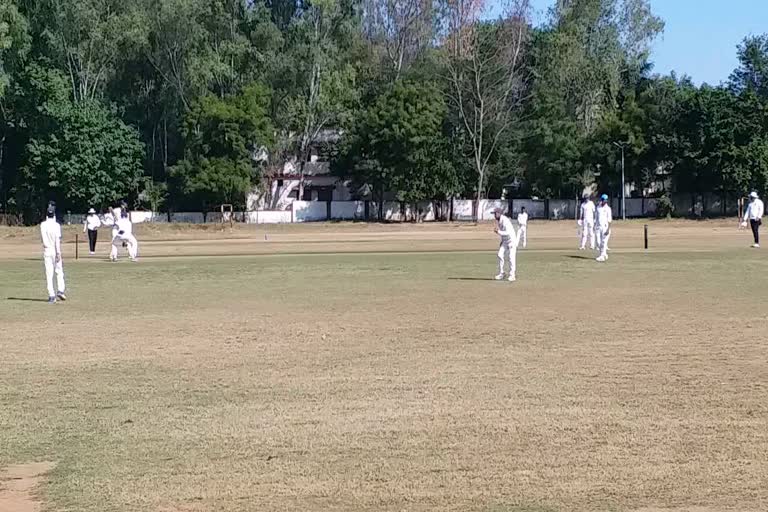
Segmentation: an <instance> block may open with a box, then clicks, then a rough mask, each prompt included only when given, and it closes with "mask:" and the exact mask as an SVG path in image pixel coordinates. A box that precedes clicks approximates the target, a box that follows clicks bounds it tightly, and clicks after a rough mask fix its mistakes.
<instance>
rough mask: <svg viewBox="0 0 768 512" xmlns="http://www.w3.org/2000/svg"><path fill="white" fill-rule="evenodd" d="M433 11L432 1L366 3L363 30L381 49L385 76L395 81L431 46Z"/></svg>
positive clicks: (371, 1) (434, 12)
mask: <svg viewBox="0 0 768 512" xmlns="http://www.w3.org/2000/svg"><path fill="white" fill-rule="evenodd" d="M436 21H437V20H436V9H435V8H434V6H433V1H432V0H366V1H365V3H364V10H363V30H364V33H365V35H366V37H367V38H368V40H369V41H371V42H372V43H373V44H374V45H375V46H376V47H378V48H381V50H382V53H383V56H384V60H385V66H386V68H387V74H388V75H389V76H390V77H391V79H392V80H399V79H400V77H401V76H402V74H403V71H405V70H407V68H408V67H409V66H410V64H411V63H412V62H414V61H415V60H416V59H417V58H418V56H419V55H420V54H421V52H422V51H423V50H424V49H425V48H426V47H427V46H428V45H429V44H430V43H431V42H432V38H433V36H434V33H435V24H436Z"/></svg>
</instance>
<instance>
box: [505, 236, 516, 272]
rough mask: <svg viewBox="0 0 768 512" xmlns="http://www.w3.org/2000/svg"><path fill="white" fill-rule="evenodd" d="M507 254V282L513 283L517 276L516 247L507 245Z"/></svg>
mask: <svg viewBox="0 0 768 512" xmlns="http://www.w3.org/2000/svg"><path fill="white" fill-rule="evenodd" d="M507 251H508V252H509V278H508V279H509V280H510V281H514V280H515V279H516V276H517V247H515V245H514V244H513V243H511V242H510V243H509V246H508V247H507Z"/></svg>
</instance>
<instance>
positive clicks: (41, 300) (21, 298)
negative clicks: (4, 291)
mask: <svg viewBox="0 0 768 512" xmlns="http://www.w3.org/2000/svg"><path fill="white" fill-rule="evenodd" d="M5 300H17V301H21V302H48V299H30V298H29V297H8V298H6V299H5Z"/></svg>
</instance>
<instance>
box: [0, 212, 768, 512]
mask: <svg viewBox="0 0 768 512" xmlns="http://www.w3.org/2000/svg"><path fill="white" fill-rule="evenodd" d="M732 226H733V223H728V224H711V223H653V224H652V233H653V237H652V243H653V244H654V245H653V247H654V251H652V252H650V253H647V254H646V253H643V252H642V251H641V250H639V247H640V244H641V243H642V236H641V233H642V224H637V223H628V224H627V225H625V226H621V227H617V229H616V234H615V243H614V244H613V245H614V247H615V250H614V251H613V253H612V258H611V261H610V262H609V263H608V264H607V265H602V266H601V265H598V264H596V263H595V262H594V261H590V260H585V259H581V257H582V256H584V254H583V253H578V252H577V251H573V250H571V249H572V247H573V244H574V242H573V239H572V238H573V236H572V235H574V234H575V229H574V226H573V224H572V223H568V224H545V223H534V224H533V225H532V227H531V230H530V236H531V240H530V242H531V245H532V249H534V250H530V251H528V252H522V253H521V254H520V256H519V267H520V269H519V277H520V281H518V282H517V283H515V284H514V285H509V284H508V283H496V282H492V281H488V280H486V278H487V277H489V276H490V275H492V274H493V273H494V270H495V256H494V249H495V245H494V244H495V243H494V240H493V238H492V237H491V236H489V235H488V226H484V227H480V228H474V227H456V226H447V227H442V226H417V227H412V228H403V227H399V226H398V227H391V226H385V227H382V226H371V227H368V226H361V225H355V226H343V225H341V226H324V227H320V226H318V227H301V228H294V227H284V228H282V231H279V232H277V233H275V234H274V235H273V236H270V237H269V240H267V241H264V240H263V237H261V236H260V235H262V234H263V232H262V231H260V230H251V231H248V230H243V231H242V232H239V233H237V234H236V235H237V236H238V237H239V238H240V239H239V240H226V241H225V240H215V238H216V237H215V236H212V237H211V238H213V239H208V240H197V241H189V242H183V241H181V240H178V239H177V241H166V242H162V241H157V242H146V238H151V237H146V238H145V239H144V240H145V242H144V244H143V246H142V254H143V255H144V256H145V258H144V259H143V261H142V262H141V263H139V264H136V265H131V264H129V263H127V262H124V263H120V264H117V265H110V264H107V263H106V262H103V261H101V260H80V261H77V262H74V261H67V264H66V265H67V266H66V270H67V272H68V274H69V281H70V284H71V300H70V301H69V302H68V303H67V304H61V305H57V306H54V307H49V306H47V305H45V304H42V303H38V302H30V301H25V300H6V298H8V297H11V298H15V299H32V298H38V297H42V296H43V295H44V293H41V292H44V290H43V289H42V284H43V283H42V275H41V270H42V268H41V265H40V262H39V261H27V260H25V259H24V258H34V257H36V255H37V254H36V247H35V245H34V242H33V236H32V235H29V234H28V233H21V234H20V235H19V236H18V237H17V238H15V239H8V238H5V239H2V240H3V241H2V242H0V243H2V244H3V253H4V257H5V259H4V260H2V261H0V272H2V275H3V281H2V283H0V300H2V304H0V324H2V326H3V335H2V337H0V353H2V354H3V363H4V364H3V371H2V372H0V467H2V466H7V465H13V464H20V463H28V462H32V461H43V460H51V461H55V462H56V469H55V470H54V471H53V472H52V473H51V475H50V480H49V482H48V483H47V484H46V485H45V486H44V488H43V495H44V497H45V498H46V503H47V506H48V507H49V509H50V510H54V511H61V510H77V511H86V512H87V511H93V512H95V511H107V510H110V511H112V510H114V511H134V510H141V511H145V510H148V511H166V512H170V511H209V510H210V511H213V510H216V511H219V510H226V511H255V510H280V511H283V510H296V511H299V510H301V511H308V510H318V511H319V510H339V511H341V510H344V511H352V510H392V511H395V510H397V511H400V510H409V511H421V510H424V511H426V510H457V511H458V510H462V511H463V510H477V511H493V512H502V511H503V512H566V511H582V510H583V511H592V510H601V511H633V512H635V511H637V512H639V511H643V512H652V511H653V512H661V511H675V512H680V511H691V512H715V511H723V510H734V511H753V512H757V511H761V510H766V508H768V364H767V362H766V350H765V333H766V327H768V319H767V318H766V314H765V312H764V310H763V308H762V307H761V306H760V305H761V304H763V303H764V300H763V298H762V297H763V294H764V292H765V289H764V288H765V287H764V283H765V272H766V260H765V257H766V256H765V255H764V254H763V253H760V252H758V251H754V252H752V251H749V250H748V249H743V248H740V247H743V246H744V245H745V244H746V243H747V242H748V238H747V235H746V234H745V233H743V232H742V233H738V232H736V231H735V230H734V229H733V227H732ZM145 234H147V233H145ZM230 235H231V234H230ZM184 236H186V235H182V237H181V238H183V237H184ZM217 236H218V235H217ZM226 236H229V235H226ZM155 237H156V238H157V239H158V240H160V239H163V238H166V239H168V238H170V237H168V236H167V234H164V233H159V234H155ZM69 249H70V250H71V247H69ZM345 251H352V252H353V253H349V254H322V253H324V252H328V253H330V252H336V253H342V252H345ZM367 251H373V252H370V253H366V252H367ZM386 251H409V252H404V253H394V254H387V253H386ZM422 251H423V252H422ZM431 251H443V252H431ZM304 252H316V253H318V254H288V253H304ZM228 253H235V254H242V255H243V256H240V257H224V256H220V255H223V254H228ZM259 253H263V254H262V255H260V256H254V254H259ZM271 253H276V254H271ZM199 254H204V255H206V254H207V255H211V256H210V257H207V258H197V257H180V256H193V255H199ZM248 254H250V255H248ZM601 305H602V307H601Z"/></svg>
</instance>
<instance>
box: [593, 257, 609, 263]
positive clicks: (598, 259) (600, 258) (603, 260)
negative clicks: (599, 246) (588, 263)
mask: <svg viewBox="0 0 768 512" xmlns="http://www.w3.org/2000/svg"><path fill="white" fill-rule="evenodd" d="M607 259H608V258H606V257H605V256H598V257H597V258H595V261H599V262H600V263H604V262H605V260H607Z"/></svg>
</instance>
